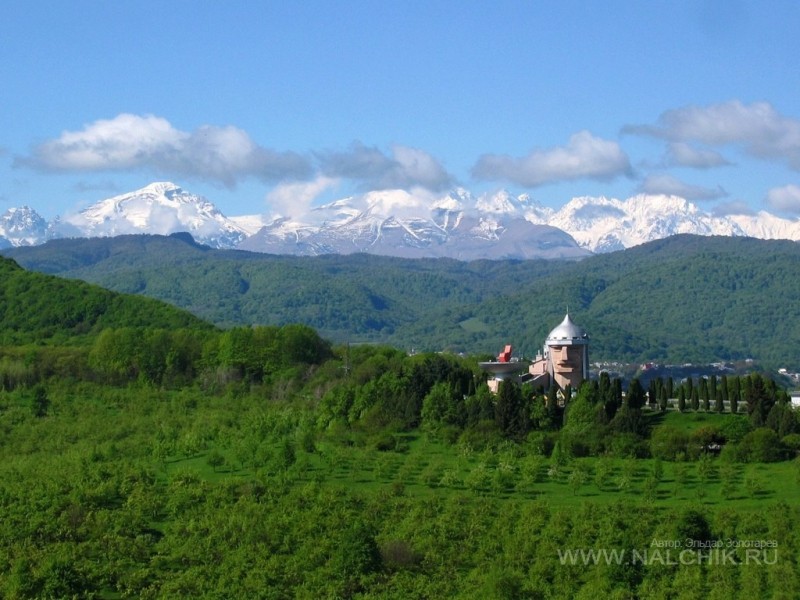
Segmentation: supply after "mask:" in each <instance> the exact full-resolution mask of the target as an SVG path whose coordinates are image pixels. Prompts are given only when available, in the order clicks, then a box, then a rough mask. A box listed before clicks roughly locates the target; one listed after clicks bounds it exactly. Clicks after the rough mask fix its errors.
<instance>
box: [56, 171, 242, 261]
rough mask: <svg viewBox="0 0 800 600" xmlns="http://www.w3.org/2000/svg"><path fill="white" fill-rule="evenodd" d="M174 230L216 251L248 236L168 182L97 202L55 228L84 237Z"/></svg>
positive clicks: (204, 202)
mask: <svg viewBox="0 0 800 600" xmlns="http://www.w3.org/2000/svg"><path fill="white" fill-rule="evenodd" d="M178 231H188V232H189V233H191V234H192V236H193V237H194V238H195V239H196V240H197V241H199V242H201V243H203V244H208V245H210V246H215V247H218V248H233V247H234V246H236V244H238V243H239V242H240V241H242V240H243V239H245V238H246V237H247V235H248V234H247V231H246V229H244V228H243V227H241V226H240V225H238V224H237V223H235V222H234V221H233V220H231V219H228V218H227V217H226V216H225V215H223V214H222V213H221V212H220V211H219V209H217V207H216V206H214V205H213V204H212V203H211V202H209V201H208V200H206V199H205V198H203V197H202V196H197V195H195V194H192V193H189V192H187V191H185V190H183V189H182V188H180V187H178V186H177V185H175V184H174V183H169V182H159V183H151V184H150V185H148V186H147V187H144V188H142V189H140V190H136V191H135V192H130V193H128V194H121V195H119V196H114V197H113V198H108V199H107V200H101V201H100V202H97V203H95V204H93V205H91V206H89V207H88V208H85V209H84V210H82V211H80V212H79V213H77V214H73V215H68V216H67V217H65V218H64V219H63V220H62V221H61V223H60V225H59V227H58V228H57V232H58V233H59V234H60V235H62V236H66V235H71V236H74V235H80V236H85V237H107V236H114V235H122V234H127V233H151V234H161V235H168V234H170V233H175V232H178Z"/></svg>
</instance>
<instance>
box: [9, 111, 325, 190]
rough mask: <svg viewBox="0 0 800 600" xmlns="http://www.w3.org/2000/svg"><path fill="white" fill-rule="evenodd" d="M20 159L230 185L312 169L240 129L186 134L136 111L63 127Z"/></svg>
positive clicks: (51, 166) (43, 165) (59, 167)
mask: <svg viewBox="0 0 800 600" xmlns="http://www.w3.org/2000/svg"><path fill="white" fill-rule="evenodd" d="M17 163H18V164H22V165H27V166H32V167H34V168H38V169H42V170H55V171H119V170H126V169H140V168H142V169H150V170H152V171H155V172H158V173H163V174H167V175H169V176H170V177H172V176H174V175H178V176H186V177H195V178H198V179H206V180H212V181H219V182H222V183H224V184H225V185H228V186H233V185H235V184H236V182H237V181H238V180H239V179H241V178H243V177H257V178H259V179H262V180H266V181H278V180H282V179H293V178H304V177H306V176H308V174H309V173H310V170H311V167H310V164H309V163H308V161H307V160H306V159H305V158H303V157H301V156H300V155H298V154H295V153H292V152H276V151H273V150H269V149H267V148H264V147H261V146H259V145H257V144H256V143H255V142H253V140H252V139H250V137H249V136H248V135H247V133H246V132H244V131H242V130H241V129H238V128H236V127H232V126H226V127H216V126H212V125H204V126H202V127H200V128H198V129H196V130H195V131H192V132H185V131H180V130H178V129H176V128H175V127H173V126H172V124H171V123H170V122H169V121H167V120H166V119H164V118H161V117H156V116H153V115H145V116H140V115H132V114H120V115H118V116H116V117H114V118H113V119H101V120H98V121H95V122H93V123H90V124H88V125H86V126H85V127H84V128H83V129H82V130H81V131H65V132H63V133H62V134H61V136H59V137H58V138H57V139H54V140H50V141H47V142H44V143H42V144H40V145H38V146H37V147H35V148H34V150H33V153H32V156H31V157H29V158H22V159H18V160H17Z"/></svg>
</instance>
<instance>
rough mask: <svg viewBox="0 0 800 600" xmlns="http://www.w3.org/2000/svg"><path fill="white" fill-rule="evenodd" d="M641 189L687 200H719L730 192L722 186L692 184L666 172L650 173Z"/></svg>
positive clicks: (646, 192) (648, 192)
mask: <svg viewBox="0 0 800 600" xmlns="http://www.w3.org/2000/svg"><path fill="white" fill-rule="evenodd" d="M641 191H642V192H644V193H645V194H666V195H668V196H679V197H681V198H685V199H686V200H717V199H718V198H723V197H724V196H727V195H728V194H727V193H726V192H725V190H723V189H722V188H720V187H718V188H716V189H713V188H707V187H703V186H699V185H691V184H688V183H685V182H683V181H681V180H680V179H677V178H676V177H673V176H672V175H667V174H664V173H661V174H656V175H649V176H648V177H646V178H645V180H644V182H642V185H641Z"/></svg>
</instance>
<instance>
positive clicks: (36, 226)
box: [0, 206, 51, 248]
mask: <svg viewBox="0 0 800 600" xmlns="http://www.w3.org/2000/svg"><path fill="white" fill-rule="evenodd" d="M50 237H51V235H50V231H49V228H48V225H47V221H45V219H44V218H42V217H41V216H40V215H39V213H37V212H36V211H35V210H33V209H32V208H31V207H29V206H23V207H22V208H9V209H8V210H7V211H6V212H5V213H4V214H3V215H0V248H2V247H6V248H7V247H9V246H36V245H37V244H43V243H44V242H45V241H47V239H49V238H50Z"/></svg>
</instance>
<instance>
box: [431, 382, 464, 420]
mask: <svg viewBox="0 0 800 600" xmlns="http://www.w3.org/2000/svg"><path fill="white" fill-rule="evenodd" d="M464 413H465V411H464V410H463V406H461V403H459V402H458V401H457V399H456V397H455V394H454V393H453V389H452V388H451V387H450V384H449V383H448V382H446V381H440V382H438V383H436V384H434V386H433V387H432V388H431V391H430V392H428V394H427V395H426V396H425V398H424V399H423V401H422V425H423V426H424V427H426V428H427V429H430V430H431V431H436V430H437V429H439V428H440V427H441V426H443V425H453V426H459V427H460V426H461V425H463V420H462V419H464V417H465V414H464Z"/></svg>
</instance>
